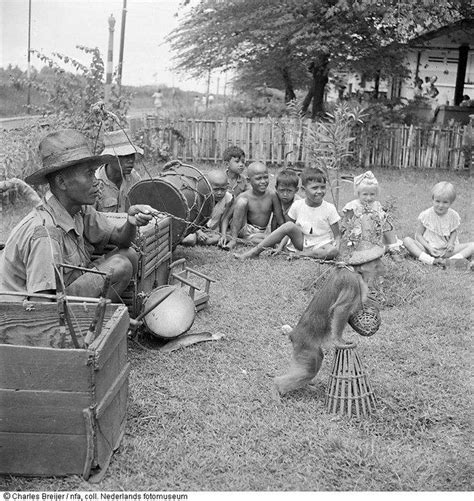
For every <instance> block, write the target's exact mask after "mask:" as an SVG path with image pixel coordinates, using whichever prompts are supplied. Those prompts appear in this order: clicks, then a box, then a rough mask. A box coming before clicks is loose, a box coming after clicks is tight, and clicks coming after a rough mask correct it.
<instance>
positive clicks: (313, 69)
mask: <svg viewBox="0 0 474 501" xmlns="http://www.w3.org/2000/svg"><path fill="white" fill-rule="evenodd" d="M465 7H466V9H467V3H466V1H465V0H423V1H421V2H409V1H403V0H385V1H382V0H279V1H278V2H275V1H273V0H226V1H225V2H220V1H217V0H202V1H201V2H200V3H199V4H198V5H197V6H196V7H194V8H193V9H191V11H190V12H189V13H188V15H187V16H186V17H185V18H184V20H183V22H182V23H181V25H180V26H179V28H178V29H177V30H175V31H174V32H173V33H172V34H171V35H170V37H169V38H168V40H169V41H170V42H171V47H172V50H173V51H174V52H175V54H176V56H175V63H176V65H175V66H176V69H177V70H183V71H186V72H189V73H190V74H191V75H193V76H199V77H202V76H203V75H205V74H206V72H208V71H210V70H211V69H230V68H232V69H234V70H236V71H237V73H239V72H243V73H244V74H245V72H247V74H248V70H246V68H251V67H253V68H260V69H262V70H263V68H267V69H268V70H269V71H268V72H265V74H266V75H268V76H269V78H265V80H264V81H267V80H271V79H272V78H273V76H275V75H280V78H281V84H280V88H284V89H285V91H286V94H287V96H290V95H291V91H292V90H293V88H294V86H300V85H301V84H302V83H303V82H301V81H300V80H299V78H300V76H298V81H297V80H296V78H295V73H294V68H297V67H301V65H304V66H305V67H306V68H307V70H308V72H309V74H310V78H311V83H310V86H309V90H308V93H307V96H306V99H305V101H304V103H303V109H304V110H306V109H308V107H309V105H310V103H311V101H312V103H313V107H312V117H313V118H315V117H316V116H318V115H321V114H322V113H323V96H324V91H325V87H326V84H327V82H328V78H329V72H330V70H331V69H336V70H341V69H342V70H345V71H362V72H364V73H366V74H367V75H370V76H372V75H373V76H376V77H377V78H384V77H390V76H405V75H404V73H403V71H404V67H403V64H402V61H403V56H404V52H403V44H404V43H405V42H406V41H407V38H408V37H409V36H410V35H414V34H417V33H419V32H422V31H423V30H425V29H426V28H429V27H433V28H434V27H436V26H437V25H440V24H443V23H446V22H448V21H452V20H454V19H456V18H458V17H459V16H461V14H463V13H464V14H465V13H466V9H465ZM463 9H464V10H463ZM387 62H388V64H387ZM262 83H263V82H262Z"/></svg>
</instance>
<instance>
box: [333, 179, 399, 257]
mask: <svg viewBox="0 0 474 501" xmlns="http://www.w3.org/2000/svg"><path fill="white" fill-rule="evenodd" d="M354 194H355V195H356V196H357V198H356V199H354V200H351V201H350V202H348V203H347V204H346V205H345V206H344V207H343V209H342V225H341V226H342V231H343V232H344V233H345V234H346V237H345V238H346V239H348V240H349V241H352V242H353V243H354V245H355V243H356V242H357V241H358V240H359V239H360V237H361V235H362V226H363V225H364V224H365V226H367V225H368V226H372V229H371V231H370V232H369V233H370V234H371V235H372V237H371V241H372V243H373V244H375V245H381V246H384V247H385V251H386V252H387V253H389V254H390V256H391V257H392V259H393V260H394V261H396V262H399V261H402V257H401V254H400V246H401V244H402V242H401V240H399V239H398V238H397V236H396V234H395V231H394V229H393V226H392V224H391V223H390V222H389V221H388V215H387V212H386V211H385V210H384V209H383V207H382V204H381V203H380V202H379V201H378V200H377V198H378V196H379V183H378V181H377V179H376V177H375V176H374V174H373V173H372V172H371V171H370V170H369V171H367V172H364V173H363V174H360V175H359V176H356V177H355V178H354Z"/></svg>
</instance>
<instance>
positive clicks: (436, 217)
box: [403, 181, 474, 267]
mask: <svg viewBox="0 0 474 501" xmlns="http://www.w3.org/2000/svg"><path fill="white" fill-rule="evenodd" d="M431 198H432V200H433V206H432V207H430V208H429V209H426V210H424V211H423V212H422V213H421V214H420V215H419V216H418V225H417V228H416V230H415V238H414V239H413V238H410V237H406V238H405V239H404V240H403V244H404V245H405V247H406V248H407V250H408V252H410V254H411V255H412V256H414V257H416V258H418V259H419V260H420V261H421V262H422V263H425V264H429V265H438V266H442V267H444V266H459V265H462V266H466V267H467V265H468V264H469V262H468V261H467V260H468V259H469V258H470V257H471V256H472V255H473V253H474V242H467V243H464V244H461V243H459V239H458V228H459V226H460V224H461V218H460V217H459V214H458V213H457V212H456V211H455V210H453V209H451V205H452V203H453V202H454V200H455V199H456V190H455V189H454V186H453V185H452V184H451V183H447V182H445V181H443V182H441V183H438V184H436V185H435V186H434V187H433V189H432V190H431Z"/></svg>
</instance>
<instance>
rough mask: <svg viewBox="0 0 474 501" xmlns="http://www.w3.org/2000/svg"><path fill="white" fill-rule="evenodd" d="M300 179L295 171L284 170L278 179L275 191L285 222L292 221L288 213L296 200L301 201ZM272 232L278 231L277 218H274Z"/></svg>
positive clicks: (278, 175)
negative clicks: (299, 193)
mask: <svg viewBox="0 0 474 501" xmlns="http://www.w3.org/2000/svg"><path fill="white" fill-rule="evenodd" d="M299 183H300V178H299V176H298V174H297V173H296V172H295V171H294V170H293V169H283V170H281V171H280V172H279V173H278V174H277V177H276V184H275V191H276V193H277V196H278V199H279V200H280V203H281V210H282V212H283V218H284V219H285V221H290V218H289V216H288V211H289V210H290V207H291V205H292V203H293V202H294V201H295V200H301V197H300V196H299V195H298V185H299ZM271 228H272V231H275V230H276V229H277V224H276V221H275V218H272V226H271Z"/></svg>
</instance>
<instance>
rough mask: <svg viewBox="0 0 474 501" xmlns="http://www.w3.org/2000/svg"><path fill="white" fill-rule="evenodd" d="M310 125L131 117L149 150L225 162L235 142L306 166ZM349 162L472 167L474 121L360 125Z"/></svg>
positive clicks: (271, 158) (264, 157) (267, 158)
mask: <svg viewBox="0 0 474 501" xmlns="http://www.w3.org/2000/svg"><path fill="white" fill-rule="evenodd" d="M306 126H309V127H317V126H318V125H317V124H315V123H311V122H309V121H307V122H305V123H303V121H302V120H298V119H271V118H239V117H228V118H226V119H224V120H200V119H176V120H163V119H158V118H157V117H155V116H153V115H149V116H146V117H144V118H133V119H130V128H131V131H132V134H133V135H134V136H135V137H137V136H138V137H141V140H142V142H143V145H144V147H145V149H146V150H147V151H148V152H150V154H151V156H152V157H153V152H156V151H162V150H166V152H167V153H168V155H169V157H171V158H173V159H180V160H182V161H184V162H199V161H206V162H216V163H218V162H220V161H221V159H222V152H223V151H224V150H225V149H226V148H227V147H228V146H231V145H236V146H239V147H240V148H242V149H243V150H244V151H245V153H246V157H247V160H248V161H254V160H260V161H264V162H267V163H271V164H277V165H288V166H296V167H298V166H302V165H304V164H305V163H306V162H307V160H308V159H309V154H310V152H309V148H308V147H307V144H306V139H307V138H306V135H307V132H306ZM351 150H352V153H353V156H352V157H351V158H350V159H349V161H348V162H349V163H350V164H351V165H353V166H354V167H362V168H366V169H368V168H374V167H382V168H397V169H404V168H431V169H448V170H465V169H470V168H471V165H472V151H473V126H472V123H471V124H470V125H467V126H460V125H453V126H449V127H448V126H446V127H439V126H436V127H435V126H433V127H415V126H413V125H412V126H405V125H390V126H386V127H383V128H368V127H363V126H362V127H360V128H359V130H358V131H356V132H355V141H354V142H353V143H352V145H351Z"/></svg>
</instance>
